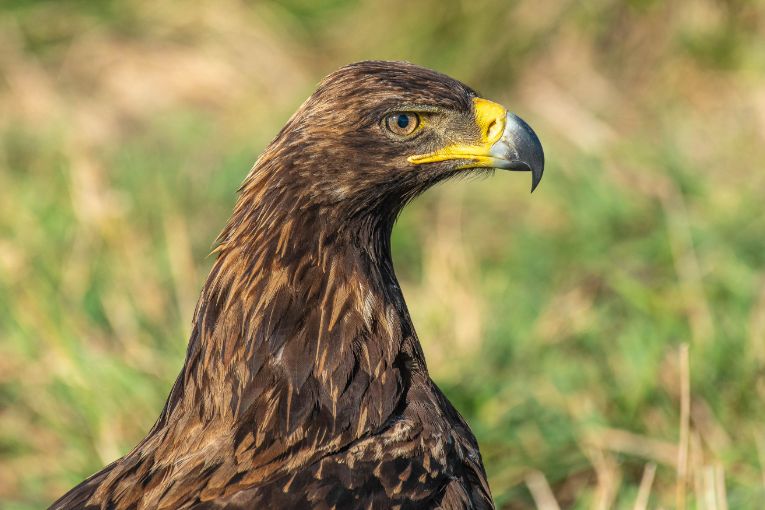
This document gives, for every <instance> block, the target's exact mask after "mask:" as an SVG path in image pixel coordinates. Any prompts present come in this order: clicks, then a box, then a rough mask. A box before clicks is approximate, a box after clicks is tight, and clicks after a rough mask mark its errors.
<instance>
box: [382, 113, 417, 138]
mask: <svg viewBox="0 0 765 510" xmlns="http://www.w3.org/2000/svg"><path fill="white" fill-rule="evenodd" d="M419 126H420V116H419V115H418V114H416V113H413V112H395V113H391V114H388V116H387V117H385V128H386V129H387V130H388V131H390V132H391V133H393V134H394V135H397V136H409V135H411V134H412V133H414V132H415V131H416V130H417V128H418V127H419Z"/></svg>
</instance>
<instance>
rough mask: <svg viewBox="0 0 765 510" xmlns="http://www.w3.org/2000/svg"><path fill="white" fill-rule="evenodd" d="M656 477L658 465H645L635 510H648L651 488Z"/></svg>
mask: <svg viewBox="0 0 765 510" xmlns="http://www.w3.org/2000/svg"><path fill="white" fill-rule="evenodd" d="M655 477H656V464H654V463H653V462H651V463H650V464H646V465H645V469H643V477H642V478H641V479H640V487H639V488H638V494H637V497H636V498H635V506H634V507H633V508H634V510H646V509H647V508H648V498H650V497H651V487H652V486H653V479H654V478H655Z"/></svg>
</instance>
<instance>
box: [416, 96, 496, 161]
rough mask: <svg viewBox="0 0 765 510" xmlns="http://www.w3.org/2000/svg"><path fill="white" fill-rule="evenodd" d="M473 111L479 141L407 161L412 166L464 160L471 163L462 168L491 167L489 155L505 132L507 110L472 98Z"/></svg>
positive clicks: (447, 147)
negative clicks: (479, 134) (479, 135)
mask: <svg viewBox="0 0 765 510" xmlns="http://www.w3.org/2000/svg"><path fill="white" fill-rule="evenodd" d="M473 107H474V111H475V123H476V125H477V126H478V129H479V132H480V133H481V139H480V141H479V142H478V143H477V144H475V145H466V144H461V143H458V144H453V145H448V146H446V147H444V148H442V149H439V150H437V151H435V152H430V153H428V154H418V155H416V156H409V157H408V158H407V160H408V161H409V162H410V163H412V164H413V165H421V164H424V163H434V162H437V161H447V160H451V159H466V160H471V161H472V162H471V163H469V164H466V165H464V166H463V167H462V168H472V167H479V166H491V163H492V160H493V159H494V158H492V157H491V156H490V155H489V151H491V146H492V145H494V143H496V142H497V141H498V140H499V139H500V138H501V137H502V133H503V132H504V130H505V119H506V117H507V110H505V107H504V106H502V105H500V104H497V103H495V102H493V101H489V100H487V99H482V98H480V97H476V98H473Z"/></svg>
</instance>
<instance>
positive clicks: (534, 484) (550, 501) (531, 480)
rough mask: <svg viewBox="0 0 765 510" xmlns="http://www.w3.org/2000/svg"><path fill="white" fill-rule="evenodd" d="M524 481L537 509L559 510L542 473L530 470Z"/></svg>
mask: <svg viewBox="0 0 765 510" xmlns="http://www.w3.org/2000/svg"><path fill="white" fill-rule="evenodd" d="M525 481H526V486H527V487H528V488H529V492H530V493H531V497H532V498H534V503H535V504H536V505H537V509H538V510H560V506H559V505H558V501H557V500H556V499H555V496H554V495H553V491H552V489H551V488H550V484H549V483H547V478H545V475H544V474H543V473H541V472H540V471H531V472H529V474H527V475H526V479H525Z"/></svg>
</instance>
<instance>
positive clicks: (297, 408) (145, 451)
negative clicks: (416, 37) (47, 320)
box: [51, 61, 544, 510]
mask: <svg viewBox="0 0 765 510" xmlns="http://www.w3.org/2000/svg"><path fill="white" fill-rule="evenodd" d="M543 167H544V156H543V152H542V147H541V144H540V142H539V139H538V138H537V136H536V135H535V134H534V132H533V131H532V129H531V128H530V127H529V126H528V125H527V124H526V123H525V122H524V121H523V120H521V119H520V118H519V117H517V116H516V115H514V114H512V113H510V112H508V111H507V110H506V109H505V108H504V107H502V106H500V105H499V104H497V103H494V102H492V101H489V100H487V99H484V98H482V97H480V96H479V95H478V94H477V93H476V92H475V91H474V90H472V89H471V88H469V87H467V86H466V85H463V84H462V83H460V82H458V81H456V80H454V79H452V78H450V77H448V76H445V75H443V74H440V73H437V72H434V71H431V70H429V69H425V68H422V67H418V66H416V65H413V64H409V63H402V62H382V61H367V62H360V63H356V64H351V65H348V66H346V67H343V68H341V69H339V70H338V71H335V72H334V73H332V74H331V75H329V76H328V77H327V78H325V79H324V80H323V81H322V82H321V83H320V84H319V86H318V89H317V90H316V92H315V93H314V94H313V95H311V96H310V97H309V98H308V99H307V100H306V101H305V103H303V105H302V106H300V108H299V109H298V110H297V112H296V113H295V114H294V115H293V116H292V117H291V118H290V119H289V121H288V122H287V124H286V125H285V126H284V128H282V130H281V131H280V132H279V133H278V135H277V136H276V138H275V139H274V140H273V141H272V142H271V143H270V144H269V145H268V147H267V148H266V149H265V151H264V152H263V154H262V155H261V156H260V157H259V159H258V160H257V161H256V163H255V165H254V167H253V168H252V170H251V171H250V173H249V174H248V176H247V177H246V179H245V181H244V183H243V185H242V186H241V188H240V190H239V191H240V193H239V197H238V200H237V203H236V206H235V208H234V211H233V214H232V216H231V218H230V220H229V221H228V223H227V224H226V226H225V228H224V230H223V232H222V233H221V235H220V237H219V239H218V243H219V244H218V246H217V248H216V249H215V252H216V254H217V258H216V260H215V262H214V265H213V267H212V269H211V271H210V275H209V277H208V278H207V281H206V283H205V284H204V288H203V290H202V294H201V296H200V298H199V302H198V304H197V307H196V311H195V314H194V319H193V324H192V332H191V337H190V340H189V344H188V350H187V353H186V359H185V362H184V365H183V369H182V371H181V373H180V375H179V376H178V378H177V380H176V381H175V384H174V385H173V388H172V390H171V392H170V395H169V397H168V399H167V402H166V404H165V407H164V409H163V410H162V413H161V415H160V416H159V418H158V419H157V421H156V423H155V424H154V426H153V427H152V429H151V430H150V431H149V433H148V435H147V436H146V437H145V438H144V439H143V440H142V441H141V442H140V443H139V444H138V445H137V446H136V447H135V448H134V449H133V450H132V451H131V452H129V453H128V454H127V455H125V456H124V457H122V458H121V459H119V460H117V461H115V462H113V463H112V464H110V465H108V466H107V467H105V468H104V469H103V470H101V471H100V472H98V473H96V474H94V475H92V476H91V477H90V478H88V479H86V480H85V481H83V482H82V483H81V484H80V485H78V486H76V487H75V488H73V489H72V490H70V491H69V492H68V493H67V494H65V495H64V496H63V497H61V498H60V499H59V500H58V501H56V502H55V503H53V505H52V507H51V508H53V509H59V510H61V509H75V508H77V509H103V510H106V509H136V510H140V509H196V510H201V509H206V510H213V509H231V510H233V509H260V508H289V509H302V508H316V509H356V508H358V509H379V508H383V509H388V508H391V509H392V508H399V509H404V508H417V509H420V508H424V509H429V508H442V509H458V508H475V509H485V508H493V502H492V498H491V493H490V491H489V486H488V484H487V481H486V474H485V472H484V468H483V464H482V461H481V456H480V453H479V450H478V444H477V443H476V440H475V438H474V436H473V434H472V433H471V431H470V429H469V428H468V425H467V424H466V423H465V421H464V420H463V419H462V417H461V416H460V415H459V413H458V412H457V411H456V410H455V409H454V407H453V406H452V405H451V404H450V403H449V401H448V400H447V399H446V398H445V397H444V395H443V393H442V392H441V391H440V390H439V389H438V387H437V386H436V385H435V384H434V382H433V381H432V380H431V379H430V377H429V375H428V370H427V367H426V365H425V360H424V357H423V353H422V349H421V347H420V343H419V341H418V339H417V334H416V333H415V330H414V326H413V325H412V321H411V319H410V316H409V312H408V311H407V306H406V303H404V297H403V295H402V293H401V289H400V287H399V284H398V282H397V280H396V275H395V273H394V270H393V263H392V259H391V246H390V236H391V230H392V228H393V224H394V222H395V220H396V217H397V215H398V214H399V212H400V211H401V209H402V208H403V207H404V205H405V204H406V203H407V202H409V201H410V200H412V199H413V198H414V197H416V196H417V195H419V194H420V193H422V192H423V191H425V190H426V189H427V188H429V187H431V186H432V185H434V184H435V183H438V182H439V181H443V180H445V179H448V178H450V177H452V176H458V175H463V174H466V173H469V172H476V171H482V170H483V171H486V170H487V169H496V168H499V169H508V170H524V171H530V172H531V175H532V190H533V189H534V187H536V185H537V184H538V183H539V180H540V179H541V177H542V171H543Z"/></svg>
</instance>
